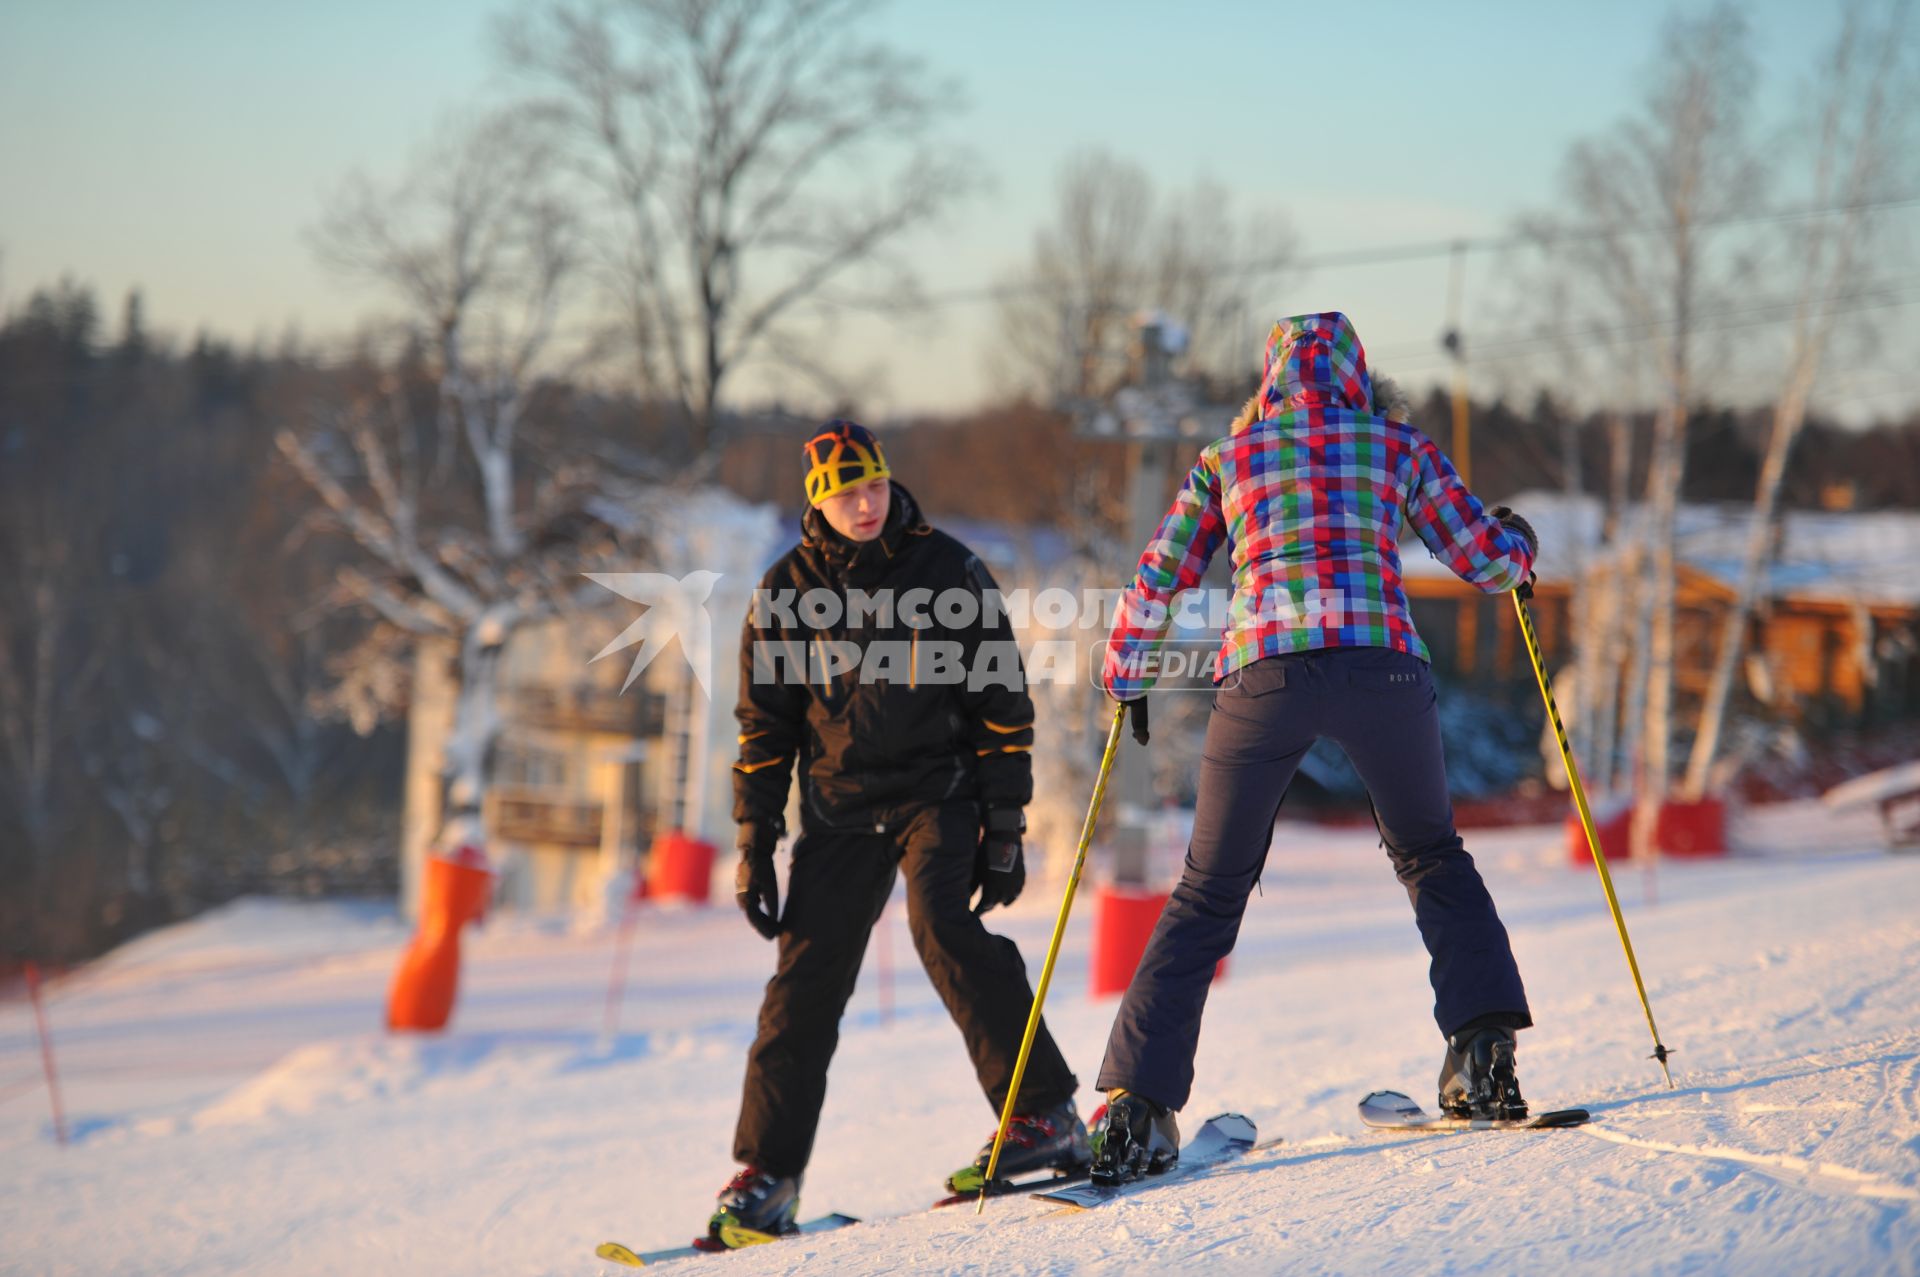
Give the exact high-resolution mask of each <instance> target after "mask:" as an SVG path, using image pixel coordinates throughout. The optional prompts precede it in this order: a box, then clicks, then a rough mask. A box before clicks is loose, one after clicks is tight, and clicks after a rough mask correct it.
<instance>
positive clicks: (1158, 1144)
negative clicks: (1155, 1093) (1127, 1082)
mask: <svg viewBox="0 0 1920 1277" xmlns="http://www.w3.org/2000/svg"><path fill="white" fill-rule="evenodd" d="M1092 1142H1093V1182H1094V1183H1096V1184H1124V1183H1126V1182H1127V1181H1128V1180H1131V1179H1138V1178H1139V1177H1140V1176H1142V1175H1158V1174H1160V1173H1161V1172H1163V1171H1165V1170H1167V1169H1168V1168H1169V1167H1171V1166H1172V1165H1173V1164H1174V1163H1175V1162H1178V1161H1179V1160H1180V1127H1179V1125H1178V1124H1177V1123H1176V1122H1175V1121H1174V1120H1173V1114H1172V1113H1171V1112H1170V1111H1168V1110H1167V1109H1164V1108H1162V1107H1161V1106H1160V1105H1158V1104H1155V1103H1154V1102H1153V1101H1152V1100H1150V1099H1148V1098H1147V1097H1146V1096H1144V1095H1135V1094H1133V1093H1132V1092H1130V1091H1122V1090H1116V1091H1114V1092H1112V1093H1111V1094H1109V1095H1108V1096H1107V1102H1106V1103H1105V1104H1103V1105H1101V1106H1100V1109H1099V1111H1098V1112H1096V1113H1095V1114H1094V1115H1093V1135H1092Z"/></svg>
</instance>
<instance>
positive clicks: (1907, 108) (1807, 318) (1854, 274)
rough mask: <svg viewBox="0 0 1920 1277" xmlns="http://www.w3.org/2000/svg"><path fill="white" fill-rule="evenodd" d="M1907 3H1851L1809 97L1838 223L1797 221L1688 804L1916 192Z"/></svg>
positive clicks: (1703, 781)
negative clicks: (1757, 456)
mask: <svg viewBox="0 0 1920 1277" xmlns="http://www.w3.org/2000/svg"><path fill="white" fill-rule="evenodd" d="M1912 7H1913V6H1912V4H1911V3H1910V2H1909V0H1894V3H1892V4H1889V5H1884V6H1877V10H1878V11H1876V9H1875V8H1870V7H1869V6H1868V5H1867V4H1865V3H1862V2H1858V0H1856V2H1855V3H1852V4H1849V5H1848V6H1847V9H1846V13H1845V17H1844V19H1843V22H1842V26H1841V30H1840V34H1839V36H1838V37H1837V39H1836V40H1835V42H1834V45H1833V47H1832V49H1831V50H1830V51H1829V53H1828V54H1827V56H1826V57H1825V59H1824V60H1823V62H1822V64H1821V68H1820V75H1819V78H1818V83H1817V87H1816V90H1815V92H1813V93H1812V94H1810V95H1808V97H1807V99H1806V100H1807V101H1808V102H1809V104H1810V106H1811V115H1812V119H1811V120H1810V121H1809V124H1810V125H1811V129H1810V134H1811V138H1810V147H1809V153H1810V159H1811V161H1812V173H1811V177H1810V181H1809V183H1808V185H1809V188H1810V189H1809V192H1808V193H1809V195H1810V197H1811V200H1810V202H1811V204H1812V205H1813V207H1815V208H1831V209H1833V210H1835V211H1834V212H1833V213H1832V214H1831V215H1828V216H1820V217H1816V218H1813V219H1811V220H1806V221H1800V222H1795V223H1790V224H1789V226H1788V229H1787V232H1786V236H1785V238H1786V244H1787V248H1788V252H1789V255H1790V258H1791V259H1792V260H1794V261H1796V262H1797V263H1798V264H1799V268H1800V281H1799V287H1798V290H1797V293H1796V297H1795V304H1794V312H1793V331H1792V335H1791V337H1790V339H1789V345H1788V354H1787V361H1786V367H1787V374H1786V378H1785V380H1784V383H1783V384H1782V386H1781V388H1780V391H1779V393H1778V395H1777V397H1776V398H1775V400H1774V408H1773V426H1772V430H1771V432H1770V434H1769V436H1768V440H1767V451H1766V456H1765V458H1764V460H1763V461H1762V463H1761V468H1760V478H1759V482H1758V486H1757V487H1756V489H1755V492H1754V503H1753V514H1752V517H1751V521H1750V522H1749V524H1748V528H1747V544H1746V551H1745V554H1744V556H1743V559H1742V562H1741V568H1740V580H1739V584H1738V586H1737V589H1736V593H1735V597H1734V601H1733V606H1732V607H1731V608H1729V609H1728V611H1727V616H1726V621H1725V623H1724V625H1723V627H1722V630H1721V633H1720V641H1719V645H1718V648H1717V649H1716V652H1715V656H1714V663H1713V671H1712V674H1711V676H1710V678H1709V681H1708V684H1707V693H1706V701H1705V704H1704V706H1703V707H1702V709H1701V714H1700V728H1699V731H1698V733H1697V734H1696V735H1695V737H1694V742H1693V753H1692V756H1691V757H1690V758H1689V760H1688V763H1687V774H1686V782H1685V786H1684V789H1683V793H1684V794H1685V796H1687V797H1688V798H1691V799H1695V800H1698V799H1700V798H1702V797H1704V796H1705V795H1706V793H1707V792H1708V790H1709V789H1710V788H1711V777H1712V771H1713V764H1714V760H1715V758H1716V756H1717V755H1718V753H1719V750H1720V741H1721V735H1722V727H1723V724H1724V723H1725V720H1726V712H1727V703H1728V701H1729V699H1730V697H1731V693H1732V689H1733V675H1734V671H1735V670H1736V669H1737V668H1738V667H1739V665H1740V661H1741V658H1742V656H1743V655H1744V652H1745V640H1746V632H1747V621H1748V617H1749V616H1751V615H1752V612H1753V610H1754V607H1755V605H1756V602H1757V600H1758V599H1759V598H1760V595H1761V593H1762V589H1763V585H1764V582H1765V578H1766V569H1767V562H1768V559H1769V557H1770V554H1769V548H1770V547H1771V546H1773V545H1774V544H1776V541H1777V536H1776V534H1777V531H1778V528H1777V526H1776V525H1777V522H1778V516H1779V507H1780V489H1781V485H1782V483H1783V481H1784V480H1785V478H1786V473H1787V461H1788V458H1790V457H1791V456H1792V455H1793V448H1794V444H1795V443H1796V442H1797V441H1798V440H1799V437H1800V430H1801V427H1802V426H1804V425H1805V424H1806V420H1807V405H1808V402H1809V401H1810V399H1811V398H1812V395H1813V390H1814V385H1815V383H1816V380H1817V379H1818V377H1819V375H1820V368H1821V364H1822V362H1823V360H1824V358H1825V356H1826V351H1827V345H1828V340H1829V338H1830V337H1831V336H1832V334H1833V331H1834V328H1835V326H1836V325H1837V324H1839V323H1840V322H1841V321H1839V320H1838V319H1836V318H1835V315H1834V312H1835V310H1836V308H1837V306H1838V304H1839V303H1840V301H1841V299H1842V298H1844V297H1845V296H1846V295H1847V294H1848V293H1849V292H1852V291H1854V290H1856V289H1858V288H1859V287H1860V286H1861V285H1862V284H1863V283H1864V281H1865V277H1866V275H1867V274H1868V273H1869V268H1870V266H1872V265H1873V264H1874V263H1872V262H1871V261H1870V260H1869V258H1870V254H1871V253H1872V250H1873V247H1874V240H1875V237H1876V233H1877V232H1878V231H1879V230H1880V229H1881V228H1882V225H1883V223H1884V220H1885V219H1884V216H1883V214H1884V211H1885V209H1884V205H1885V202H1886V200H1887V198H1888V197H1889V196H1892V195H1895V194H1904V193H1905V192H1906V191H1907V190H1909V189H1911V186H1912V181H1913V177H1914V165H1913V163H1912V157H1913V154H1914V149H1913V143H1914V141H1915V139H1914V138H1913V137H1912V136H1911V134H1912V131H1913V120H1914V119H1915V115H1916V112H1915V106H1916V102H1917V100H1920V79H1916V61H1915V55H1916V50H1915V48H1914V39H1913V36H1914V27H1913V26H1912V25H1911V23H1910V18H1911V10H1912Z"/></svg>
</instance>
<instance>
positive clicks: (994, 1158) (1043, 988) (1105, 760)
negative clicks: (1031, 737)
mask: <svg viewBox="0 0 1920 1277" xmlns="http://www.w3.org/2000/svg"><path fill="white" fill-rule="evenodd" d="M1126 717H1127V707H1126V705H1125V704H1120V705H1116V706H1114V710H1113V726H1112V727H1110V728H1108V729H1107V750H1106V753H1104V754H1102V755H1101V756H1100V775H1099V778H1098V779H1096V780H1095V781H1094V783H1093V801H1092V802H1091V803H1089V804H1087V819H1086V823H1085V824H1083V825H1081V826H1080V848H1079V850H1078V851H1076V852H1075V853H1074V856H1073V872H1071V873H1069V874H1068V875H1067V890H1066V894H1065V895H1063V896H1061V898H1060V916H1059V917H1057V918H1055V919H1054V920H1053V939H1052V940H1050V941H1048V943H1047V960H1046V962H1045V963H1044V964H1043V965H1042V966H1041V968H1040V985H1039V987H1038V988H1036V989H1035V990H1034V991H1033V1011H1032V1013H1031V1014H1030V1015H1028V1016H1027V1032H1026V1035H1025V1036H1024V1037H1022V1038H1021V1039H1020V1056H1019V1058H1018V1059H1016V1060H1015V1061H1014V1063H1013V1082H1012V1084H1011V1085H1009V1086H1008V1087H1007V1102H1006V1103H1005V1104H1003V1105H1001V1107H1000V1126H999V1128H998V1129H996V1130H995V1131H994V1133H993V1153H992V1154H991V1155H990V1156H989V1157H988V1158H987V1177H986V1179H985V1180H984V1181H982V1182H981V1185H980V1202H979V1204H978V1205H976V1206H975V1207H974V1208H973V1213H974V1214H976V1215H978V1214H980V1213H981V1212H982V1211H984V1210H986V1209H987V1189H988V1188H989V1187H991V1186H992V1184H993V1173H994V1172H995V1171H997V1170H999V1169H1000V1148H1001V1146H1002V1145H1003V1144H1005V1143H1006V1140H1007V1123H1009V1122H1011V1121H1012V1120H1013V1106H1014V1105H1015V1104H1016V1103H1018V1102H1019V1099H1020V1080H1021V1079H1022V1078H1024V1077H1025V1076H1026V1074H1027V1056H1028V1055H1030V1054H1031V1053H1032V1052H1033V1039H1034V1036H1035V1035H1036V1034H1037V1033H1039V1031H1040V1007H1041V1005H1042V1004H1043V1003H1045V1002H1046V1000H1047V986H1048V985H1050V984H1052V983H1053V962H1054V959H1055V958H1058V957H1059V956H1060V940H1061V937H1063V936H1065V935H1066V934H1067V915H1068V914H1069V913H1070V912H1072V910H1073V893H1074V891H1075V890H1076V889H1077V888H1078V887H1079V886H1080V871H1081V870H1082V869H1083V868H1085V867H1086V863H1087V848H1088V847H1089V846H1090V845H1091V844H1092V843H1093V826H1094V822H1095V821H1097V820H1099V819H1100V803H1101V800H1102V799H1104V798H1105V797H1106V796H1107V778H1108V777H1109V776H1111V775H1112V774H1113V756H1114V754H1115V753H1117V752H1118V751H1119V749H1120V727H1121V724H1123V723H1124V722H1125V721H1126Z"/></svg>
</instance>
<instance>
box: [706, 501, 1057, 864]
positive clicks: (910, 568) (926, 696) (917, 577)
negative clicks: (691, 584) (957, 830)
mask: <svg viewBox="0 0 1920 1277" xmlns="http://www.w3.org/2000/svg"><path fill="white" fill-rule="evenodd" d="M892 489H893V498H892V508H891V509H890V510H889V512H888V516H887V523H886V527H885V528H884V529H883V530H882V532H881V534H880V535H879V536H878V537H876V538H874V539H873V540H872V541H868V542H865V543H858V544H856V543H854V542H851V541H848V540H846V539H845V538H843V537H841V536H840V535H839V534H838V533H836V532H834V531H833V529H832V528H831V527H830V526H828V524H827V522H826V520H825V519H824V518H822V517H821V515H820V512H819V511H818V510H812V509H809V510H808V511H807V513H806V516H805V518H804V519H802V521H801V529H802V532H803V534H804V535H803V537H802V540H801V542H800V544H799V545H798V546H796V547H794V548H793V549H792V550H790V551H788V552H787V554H786V555H785V556H783V557H782V558H781V559H780V560H779V561H778V562H777V563H775V564H774V565H773V567H772V568H770V569H768V571H767V574H766V576H765V577H763V578H762V579H761V582H760V589H761V594H760V595H758V596H756V600H755V603H754V606H753V607H751V608H750V609H749V610H748V613H747V621H746V625H745V627H744V631H743V633H742V635H741V643H740V702H739V706H738V708H736V709H735V711H734V716H735V717H736V718H738V719H739V721H740V758H739V761H738V762H736V763H735V764H734V767H733V816H734V819H735V820H736V821H737V822H740V823H741V824H743V825H744V824H755V825H760V826H769V827H772V828H780V827H782V826H783V824H784V813H785V811H786V806H787V788H788V784H789V780H788V777H789V775H790V774H791V772H792V770H793V764H794V762H795V760H796V759H797V760H798V761H799V773H800V800H801V802H800V806H801V812H802V820H803V823H804V825H805V826H807V827H809V828H820V829H852V828H866V829H887V828H890V827H892V826H894V825H896V824H898V823H899V822H900V821H901V820H903V819H904V818H905V817H906V816H907V815H908V814H910V813H912V812H914V811H916V810H918V809H919V808H921V807H924V806H925V805H926V804H928V803H933V802H940V801H943V800H950V799H972V800H974V801H977V802H979V803H980V804H981V805H982V807H1015V808H1019V807H1024V806H1026V804H1027V802H1028V800H1029V799H1031V798H1032V796H1033V771H1032V758H1031V751H1032V749H1033V702H1032V700H1031V699H1030V698H1029V697H1028V695H1027V685H1026V674H1025V669H1024V667H1023V666H1022V665H1021V664H1020V659H1019V653H1018V650H1017V649H1016V648H1015V647H1014V643H1013V628H1012V626H1011V624H1010V623H1009V622H1008V620H1007V618H1006V615H1005V610H1004V609H1001V608H992V607H989V606H987V605H986V603H985V601H984V600H985V596H986V595H987V593H988V592H989V591H997V588H998V587H996V586H995V584H994V581H993V577H992V576H991V575H990V574H989V573H988V572H987V569H986V567H985V565H984V564H982V563H981V562H980V560H979V559H978V558H977V557H976V556H975V555H974V554H973V553H972V551H970V550H968V549H967V547H966V546H964V545H962V544H961V543H960V542H959V541H957V540H955V539H954V538H952V537H950V536H948V535H947V534H946V533H944V532H939V531H936V530H935V529H934V528H932V527H929V526H928V525H927V522H926V520H925V519H923V518H922V517H921V515H920V508H919V506H918V504H917V503H916V502H915V501H914V499H913V497H912V495H911V494H910V493H908V491H907V490H906V489H905V488H903V487H901V486H900V485H899V484H898V483H895V484H893V485H892ZM810 590H820V591H830V592H831V593H832V594H833V595H834V596H836V597H837V598H838V600H839V602H840V605H841V614H840V616H839V618H838V620H837V621H832V622H831V623H826V624H822V625H819V626H816V625H813V624H810V623H809V621H810V620H820V619H821V617H820V613H819V612H818V611H814V612H812V613H809V612H808V611H806V610H805V609H803V608H802V607H801V606H800V596H802V595H805V594H806V593H807V592H808V591H810ZM849 590H853V591H864V592H865V596H866V597H867V598H869V599H871V598H891V600H892V601H893V607H892V609H891V611H892V615H891V616H886V615H884V614H882V615H880V616H878V617H877V618H876V616H875V615H874V613H873V612H872V611H871V605H869V606H868V609H867V610H866V614H865V615H862V616H860V617H858V618H856V619H857V620H858V621H859V623H858V624H849V617H848V615H847V612H846V604H847V601H848V593H849ZM948 590H956V591H966V592H969V593H971V594H972V595H973V596H974V597H975V598H976V599H978V600H982V605H981V607H980V608H979V610H978V613H977V615H975V616H974V617H973V620H972V623H970V624H968V623H966V617H965V614H964V613H965V609H955V608H952V607H951V606H949V607H948V608H947V609H945V610H944V611H943V610H942V609H939V608H936V607H935V606H934V602H933V601H934V600H937V599H939V598H940V597H941V594H942V592H943V591H948ZM910 591H912V592H915V593H914V594H912V595H909V592H910ZM882 592H888V593H886V594H883V593H882ZM814 597H815V599H816V600H818V599H820V598H821V597H822V596H820V595H816V596H814ZM955 597H956V596H952V595H949V596H948V599H949V602H950V603H951V601H952V600H953V599H954V598H955ZM943 616H944V618H945V619H944V620H943V619H942V617H943ZM956 655H957V656H958V657H959V664H960V666H961V667H962V668H964V669H965V670H967V671H970V672H971V673H972V675H973V677H972V678H971V679H970V680H969V679H968V678H967V677H964V676H963V677H961V678H960V679H959V681H955V677H954V673H953V670H954V668H955V663H954V658H955V656H956ZM856 656H857V657H858V659H859V664H858V665H856V666H854V667H853V668H850V669H849V668H846V666H847V665H848V664H849V663H850V662H852V661H853V660H854V659H855V658H856ZM983 671H984V672H986V674H987V678H985V679H982V678H981V677H980V675H981V674H982V672H983ZM1009 684H1010V685H1009Z"/></svg>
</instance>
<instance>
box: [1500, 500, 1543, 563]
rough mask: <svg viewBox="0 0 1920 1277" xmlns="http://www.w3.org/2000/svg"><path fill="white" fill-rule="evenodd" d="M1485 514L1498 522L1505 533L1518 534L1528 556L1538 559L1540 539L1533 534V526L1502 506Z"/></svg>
mask: <svg viewBox="0 0 1920 1277" xmlns="http://www.w3.org/2000/svg"><path fill="white" fill-rule="evenodd" d="M1487 514H1488V516H1489V517H1491V518H1495V519H1498V520H1500V526H1501V527H1503V528H1505V529H1507V531H1509V532H1515V533H1518V534H1519V536H1520V539H1521V540H1522V541H1525V542H1526V543H1527V553H1528V554H1530V555H1531V556H1532V557H1534V558H1536V559H1537V558H1539V557H1540V538H1539V537H1537V536H1535V535H1534V534H1533V525H1532V524H1531V523H1528V522H1527V521H1526V520H1525V519H1523V518H1521V517H1520V516H1519V515H1517V514H1515V513H1514V512H1513V511H1511V510H1509V509H1507V507H1505V506H1503V505H1497V506H1495V507H1493V509H1491V510H1489V511H1487Z"/></svg>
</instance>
